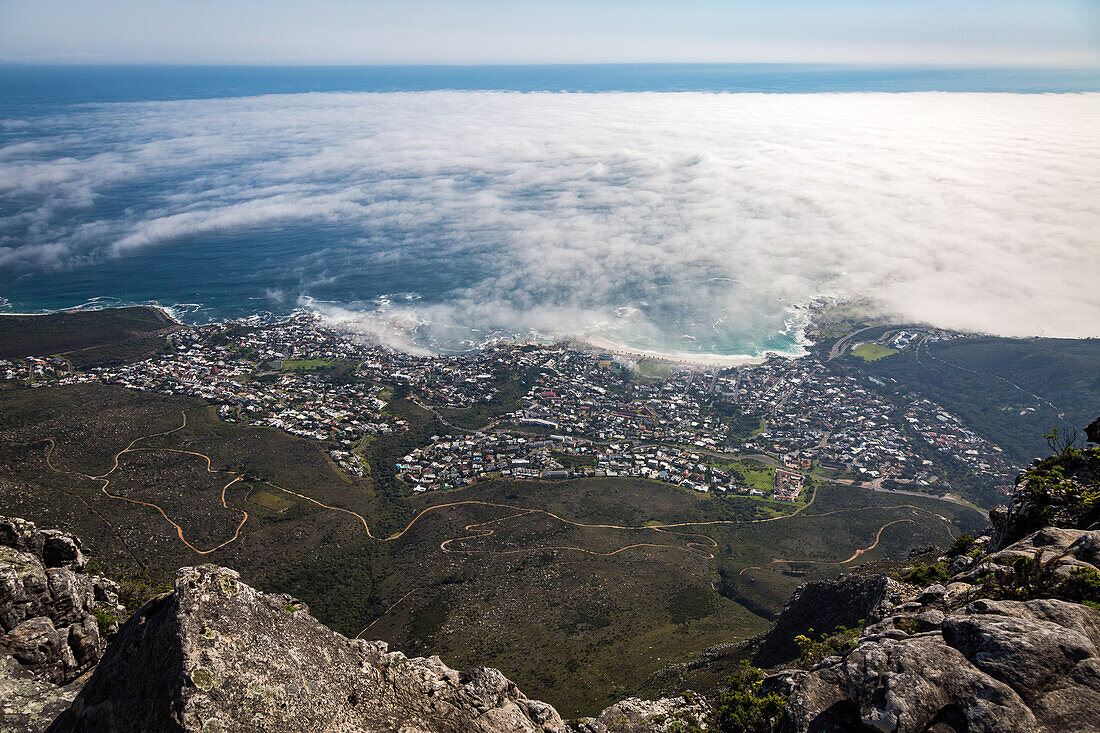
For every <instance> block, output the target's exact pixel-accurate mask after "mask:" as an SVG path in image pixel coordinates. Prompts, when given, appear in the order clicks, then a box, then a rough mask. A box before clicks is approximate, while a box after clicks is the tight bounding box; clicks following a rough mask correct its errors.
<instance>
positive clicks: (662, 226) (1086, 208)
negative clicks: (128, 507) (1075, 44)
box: [0, 65, 1100, 356]
mask: <svg viewBox="0 0 1100 733" xmlns="http://www.w3.org/2000/svg"><path fill="white" fill-rule="evenodd" d="M1098 131H1100V72H1098V71H1097V70H1084V71H1081V70H1007V69H1002V70H974V69H932V70H928V69H923V70H922V69H875V68H868V67H824V66H771V65H768V66H755V65H750V66H746V65H640V66H631V65H628V66H548V67H371V68H350V67H349V68H339V67H336V68H331V67H330V68H219V67H193V68H185V67H83V68H77V67H34V66H0V312H43V311H48V310H56V309H64V308H73V307H103V306H105V305H116V304H133V303H153V304H158V305H161V306H164V307H168V308H170V309H171V310H172V312H173V313H174V314H175V315H176V316H177V317H179V318H181V319H182V320H184V321H188V322H204V321H209V320H214V319H225V318H236V317H242V316H248V315H254V314H264V313H271V314H276V315H279V314H286V313H290V312H292V311H294V310H297V309H302V308H305V309H309V310H313V311H315V312H318V313H320V314H322V315H324V316H325V317H327V318H329V319H331V320H332V321H333V322H335V323H339V324H341V325H343V326H346V327H348V328H351V329H355V330H358V331H359V332H361V333H364V334H370V335H372V336H373V337H375V338H378V339H379V340H381V341H382V342H384V343H387V344H391V345H394V346H397V347H400V348H406V349H417V350H425V351H453V350H461V349H466V348H471V347H472V346H475V345H477V344H479V343H482V342H484V341H485V340H487V339H491V338H497V337H502V336H506V337H510V338H527V337H530V336H539V337H544V338H553V337H558V336H563V335H577V336H581V337H589V338H592V339H595V340H597V341H598V342H600V343H603V342H605V341H610V342H614V343H616V344H621V345H623V346H626V347H630V348H633V349H643V350H650V351H656V352H661V353H685V354H691V355H723V356H731V355H733V356H737V355H743V356H758V355H760V354H762V353H764V352H766V351H779V352H785V353H798V352H799V351H800V349H801V343H802V333H801V327H802V326H803V325H804V323H805V318H806V308H807V305H808V304H809V303H811V302H812V301H813V300H814V299H815V298H821V297H825V298H838V299H858V300H860V301H861V302H863V303H866V304H867V307H868V308H870V309H871V310H873V311H875V312H878V313H881V314H884V315H890V316H893V317H896V318H899V319H905V320H915V321H922V322H927V323H931V324H933V325H937V326H943V327H949V328H959V329H969V330H975V331H982V332H988V333H995V334H1003V335H1012V336H1032V335H1045V336H1065V337H1085V336H1091V337H1096V336H1100V287H1098V285H1097V284H1098V283H1100V135H1098V134H1097V132H1098Z"/></svg>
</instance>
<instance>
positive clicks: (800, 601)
mask: <svg viewBox="0 0 1100 733" xmlns="http://www.w3.org/2000/svg"><path fill="white" fill-rule="evenodd" d="M907 590H911V589H907V587H906V586H904V585H903V584H901V583H899V582H898V581H896V580H894V579H893V578H890V577H888V576H886V575H883V574H876V575H851V576H847V577H842V578H840V579H838V580H821V581H814V582H811V583H803V584H802V585H800V586H798V588H797V589H796V590H795V592H794V594H793V595H792V596H791V598H790V600H789V601H787V604H786V606H784V608H783V610H782V611H781V612H780V614H779V616H778V617H777V618H776V621H775V625H774V626H772V628H771V630H770V631H768V633H767V634H765V635H763V636H762V637H757V638H756V639H753V640H752V641H751V642H750V645H751V646H754V647H755V649H754V650H753V662H754V663H755V664H758V665H760V666H763V667H770V666H773V665H775V664H779V663H782V662H788V661H790V660H791V659H795V658H797V657H798V647H797V646H796V645H795V642H794V638H795V637H796V636H798V635H799V634H805V633H807V631H808V630H809V629H811V628H812V629H815V630H817V631H818V632H828V631H832V630H833V629H835V628H837V627H838V626H845V627H848V628H851V627H855V626H859V625H861V624H863V623H873V622H875V621H878V620H880V619H881V618H882V617H883V615H884V614H885V613H886V612H887V611H889V609H891V608H893V606H894V605H896V604H897V603H899V602H900V601H901V599H902V598H903V597H904V596H905V594H906V592H907Z"/></svg>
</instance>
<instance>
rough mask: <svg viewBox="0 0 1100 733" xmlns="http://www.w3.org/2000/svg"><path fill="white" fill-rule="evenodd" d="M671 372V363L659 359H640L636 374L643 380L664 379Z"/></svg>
mask: <svg viewBox="0 0 1100 733" xmlns="http://www.w3.org/2000/svg"><path fill="white" fill-rule="evenodd" d="M671 370H672V365H671V364H670V363H669V362H667V361H660V360H658V359H639V360H638V362H637V367H636V373H637V375H638V376H639V377H641V378H642V379H657V380H660V379H664V378H665V377H667V376H668V373H669V371H671Z"/></svg>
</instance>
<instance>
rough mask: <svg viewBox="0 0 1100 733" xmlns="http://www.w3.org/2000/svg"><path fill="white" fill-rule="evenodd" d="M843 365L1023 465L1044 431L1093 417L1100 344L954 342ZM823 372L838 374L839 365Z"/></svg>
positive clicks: (1098, 400)
mask: <svg viewBox="0 0 1100 733" xmlns="http://www.w3.org/2000/svg"><path fill="white" fill-rule="evenodd" d="M843 361H844V364H845V365H848V366H851V367H852V368H856V369H859V370H861V371H864V372H866V373H867V374H871V375H873V376H876V377H878V378H879V379H894V380H897V383H898V384H897V385H891V389H892V390H894V389H896V390H897V391H898V392H899V395H900V396H901V397H904V394H905V393H908V392H915V393H918V394H921V395H923V396H926V397H928V398H929V399H931V400H934V401H935V402H938V403H940V404H942V405H946V406H949V408H950V409H951V411H952V412H954V413H956V414H958V415H959V416H960V417H961V418H962V419H963V420H964V421H965V422H966V424H967V425H968V426H970V427H971V428H972V429H974V430H975V431H977V432H978V433H979V434H981V435H983V436H984V437H986V438H987V439H989V440H991V441H992V442H993V443H994V444H995V445H998V446H1000V447H1001V448H1003V449H1004V450H1005V452H1006V455H1008V456H1009V457H1010V458H1011V459H1012V460H1013V461H1016V462H1017V463H1019V464H1024V463H1026V462H1027V461H1029V460H1030V459H1031V458H1032V457H1033V456H1037V455H1044V454H1045V453H1046V445H1045V443H1044V441H1043V439H1042V438H1041V437H1040V436H1042V435H1043V434H1044V433H1048V432H1049V428H1050V426H1052V425H1059V426H1063V428H1067V427H1068V428H1072V427H1081V426H1084V425H1086V424H1087V423H1088V422H1089V421H1090V420H1092V419H1093V418H1094V417H1096V415H1098V414H1100V372H1098V371H1097V369H1096V365H1097V364H1098V363H1100V339H1004V338H993V337H973V338H959V339H953V340H950V341H945V342H940V343H934V344H929V345H927V346H921V347H920V348H919V349H905V350H904V351H902V352H899V353H898V354H897V355H896V356H895V357H893V358H890V359H880V360H878V361H875V362H865V361H863V360H854V359H853V360H843ZM831 365H833V366H837V367H838V368H843V367H841V366H840V365H839V360H838V361H834V362H831Z"/></svg>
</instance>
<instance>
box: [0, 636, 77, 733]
mask: <svg viewBox="0 0 1100 733" xmlns="http://www.w3.org/2000/svg"><path fill="white" fill-rule="evenodd" d="M78 692H80V685H79V684H71V685H66V686H58V685H55V684H53V683H50V682H46V681H44V680H43V679H41V678H40V677H37V676H35V675H34V674H33V673H32V672H31V671H30V670H28V669H27V668H26V667H24V666H23V665H22V664H20V663H19V661H18V660H16V659H15V658H14V657H12V656H9V655H6V654H3V653H0V731H35V732H37V731H42V730H45V729H46V727H47V726H49V725H50V723H51V722H53V720H54V718H56V717H57V716H58V715H60V714H61V713H62V712H64V711H65V710H66V709H67V708H68V707H69V706H70V705H71V704H72V702H73V699H74V698H75V697H76V694H77V693H78Z"/></svg>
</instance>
